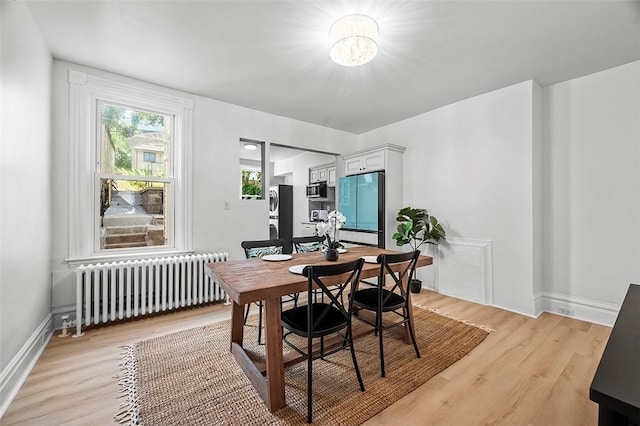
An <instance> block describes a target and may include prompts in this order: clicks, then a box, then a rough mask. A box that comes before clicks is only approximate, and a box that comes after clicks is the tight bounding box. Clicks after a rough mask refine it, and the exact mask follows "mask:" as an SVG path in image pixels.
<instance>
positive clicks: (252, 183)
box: [240, 139, 265, 200]
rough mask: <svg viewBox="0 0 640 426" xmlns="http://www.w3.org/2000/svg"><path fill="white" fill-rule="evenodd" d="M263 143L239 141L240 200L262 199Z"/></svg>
mask: <svg viewBox="0 0 640 426" xmlns="http://www.w3.org/2000/svg"><path fill="white" fill-rule="evenodd" d="M263 159H264V142H258V141H252V140H248V139H240V198H241V199H243V200H262V199H264V185H265V182H264V161H263Z"/></svg>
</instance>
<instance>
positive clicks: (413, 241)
mask: <svg viewBox="0 0 640 426" xmlns="http://www.w3.org/2000/svg"><path fill="white" fill-rule="evenodd" d="M396 220H397V221H398V222H400V223H399V224H398V228H397V229H398V231H397V232H396V233H395V234H393V239H394V240H396V245H398V246H403V245H405V244H409V245H410V246H411V248H412V249H413V250H417V249H418V248H420V246H422V245H423V244H437V243H438V242H439V241H440V240H442V239H444V238H446V232H445V230H444V228H443V227H442V225H441V224H440V223H439V222H438V219H437V218H436V217H435V216H430V215H429V214H428V213H427V210H426V209H414V208H411V207H404V208H402V209H400V211H399V212H398V215H397V217H396Z"/></svg>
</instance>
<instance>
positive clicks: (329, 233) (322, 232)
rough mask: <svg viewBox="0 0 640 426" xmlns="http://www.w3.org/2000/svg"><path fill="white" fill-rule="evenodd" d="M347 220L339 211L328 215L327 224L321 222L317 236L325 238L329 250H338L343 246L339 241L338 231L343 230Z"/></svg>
mask: <svg viewBox="0 0 640 426" xmlns="http://www.w3.org/2000/svg"><path fill="white" fill-rule="evenodd" d="M346 221H347V218H346V217H345V216H344V215H343V214H342V213H340V212H339V211H335V210H334V211H332V212H331V213H329V214H328V215H327V221H326V222H320V223H318V224H317V225H316V234H318V235H319V236H324V237H325V243H324V244H325V245H326V246H327V247H328V248H332V249H334V248H337V247H340V246H342V244H340V242H339V241H338V229H340V228H342V224H344V223H345V222H346Z"/></svg>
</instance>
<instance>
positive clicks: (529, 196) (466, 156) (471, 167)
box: [359, 81, 537, 315]
mask: <svg viewBox="0 0 640 426" xmlns="http://www.w3.org/2000/svg"><path fill="white" fill-rule="evenodd" d="M536 90H537V89H536V86H535V84H534V83H533V82H531V81H529V82H524V83H520V84H517V85H514V86H510V87H507V88H504V89H501V90H497V91H494V92H491V93H487V94H484V95H481V96H477V97H474V98H471V99H467V100H464V101H461V102H457V103H455V104H452V105H448V106H445V107H443V108H440V109H437V110H434V111H431V112H427V113H425V114H421V115H419V116H416V117H413V118H410V119H407V120H404V121H401V122H398V123H394V124H391V125H389V126H385V127H382V128H380V129H376V130H373V131H370V132H367V133H364V134H362V135H360V136H359V146H360V148H366V147H374V146H377V145H380V144H383V143H393V144H398V145H403V146H406V147H407V150H406V151H405V153H404V181H403V199H404V205H407V206H413V207H422V208H426V209H427V210H428V211H429V213H430V214H433V215H435V216H436V217H438V219H439V220H440V221H441V222H442V223H443V225H444V226H445V229H446V230H447V235H448V236H449V237H452V239H457V241H458V246H460V245H461V244H466V242H467V240H469V241H471V240H489V241H491V242H492V248H493V250H492V254H493V262H492V266H493V283H492V290H493V301H490V303H493V304H495V305H496V306H500V307H504V308H506V309H510V310H513V311H516V312H522V313H525V314H528V315H534V314H535V308H534V298H533V292H534V284H533V280H534V277H533V273H534V271H533V262H532V256H533V220H532V216H533V190H532V187H533V172H534V170H533V167H534V165H533V109H534V100H533V94H534V92H535V91H536ZM458 246H456V247H453V246H451V247H449V246H447V244H446V243H445V244H443V245H441V247H440V255H441V256H456V255H457V254H456V253H457V252H456V250H457V247H458ZM465 247H468V246H465ZM489 254H491V253H489ZM462 263H464V260H462ZM490 263H491V262H490ZM436 268H437V266H436V265H434V267H433V268H427V269H432V270H435V269H436ZM441 272H442V271H441ZM445 272H446V271H445ZM439 275H440V279H439V282H438V283H437V287H438V288H439V289H440V290H443V289H447V288H450V289H452V291H454V290H455V286H456V285H457V283H455V282H446V281H445V280H444V279H443V278H442V277H443V276H445V277H450V279H461V278H462V277H461V276H456V275H455V274H442V273H440V274H439ZM488 285H491V283H488ZM444 292H447V291H444Z"/></svg>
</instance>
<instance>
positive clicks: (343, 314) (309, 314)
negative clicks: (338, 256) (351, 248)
mask: <svg viewBox="0 0 640 426" xmlns="http://www.w3.org/2000/svg"><path fill="white" fill-rule="evenodd" d="M363 264H364V260H363V259H357V260H353V261H350V262H344V263H336V264H332V265H309V266H306V267H305V268H304V269H303V270H302V275H304V276H305V277H306V278H307V301H309V303H307V304H306V305H304V306H297V307H295V308H291V309H288V310H286V311H284V312H282V327H283V328H284V329H285V330H286V332H285V333H284V335H283V340H284V342H285V343H286V344H287V345H288V346H290V347H291V348H293V349H294V350H295V351H296V352H298V353H299V354H301V355H302V356H303V357H304V358H306V359H307V423H311V421H312V418H313V405H312V396H313V360H316V359H324V357H325V356H327V355H331V354H333V353H336V352H338V351H340V350H342V349H345V348H346V347H347V346H348V347H349V349H350V350H351V359H352V361H353V367H354V368H355V370H356V376H357V378H358V383H359V384H360V390H361V391H363V392H364V383H363V381H362V376H361V375H360V369H359V368H358V361H357V360H356V352H355V349H354V347H353V332H352V330H351V308H352V305H351V299H349V303H348V305H347V306H345V305H344V303H343V302H342V300H343V298H342V297H341V296H342V293H343V292H345V291H347V292H348V291H349V289H350V288H351V283H354V282H358V280H359V279H360V272H361V271H362V265H363ZM336 275H344V277H343V278H342V279H340V283H341V284H337V285H336V284H334V283H333V282H332V284H331V286H332V287H333V288H335V287H338V288H339V290H338V292H337V294H336V292H335V290H330V289H328V288H327V286H326V284H325V283H324V279H326V278H328V277H333V276H336ZM316 287H317V288H318V289H320V290H321V291H322V292H323V293H324V295H325V296H326V299H327V300H328V301H327V302H326V303H325V302H324V301H323V302H319V303H318V302H315V303H312V302H311V300H312V298H311V295H312V293H313V290H314V288H316ZM323 299H324V298H323ZM292 334H294V335H298V336H302V337H306V346H304V348H301V347H299V346H298V345H296V344H295V343H293V342H292V341H291V340H290V339H289V336H291V335H292ZM333 334H336V335H337V336H338V337H339V338H341V339H342V343H339V346H338V347H336V348H329V349H328V350H325V347H324V338H325V336H329V335H333ZM318 338H319V339H320V347H319V351H314V350H313V339H318ZM300 345H301V346H302V344H300Z"/></svg>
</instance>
